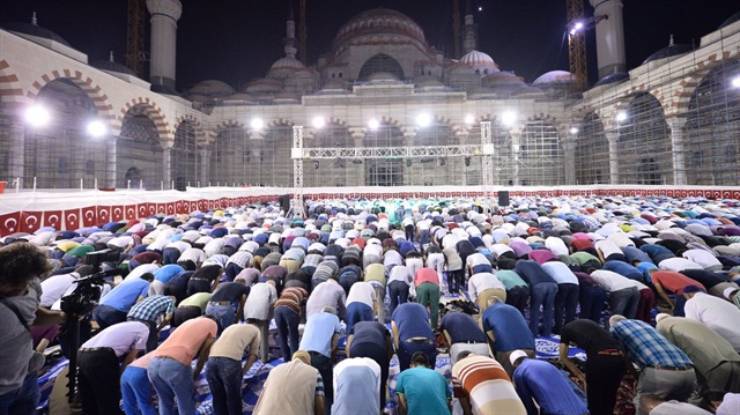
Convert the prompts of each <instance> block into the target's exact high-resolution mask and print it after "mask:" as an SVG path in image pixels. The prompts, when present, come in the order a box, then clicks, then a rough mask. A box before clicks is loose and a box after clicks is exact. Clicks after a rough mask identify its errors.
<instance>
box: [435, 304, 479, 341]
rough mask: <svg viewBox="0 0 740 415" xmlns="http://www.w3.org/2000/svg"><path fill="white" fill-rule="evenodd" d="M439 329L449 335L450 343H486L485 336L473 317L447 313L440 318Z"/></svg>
mask: <svg viewBox="0 0 740 415" xmlns="http://www.w3.org/2000/svg"><path fill="white" fill-rule="evenodd" d="M441 327H442V330H445V331H447V334H449V335H450V340H451V341H452V343H485V342H486V335H485V334H483V332H482V331H481V329H480V327H478V324H477V323H476V322H475V320H473V317H470V316H469V315H468V314H465V313H461V312H459V311H453V312H450V313H447V314H445V316H444V317H443V318H442V325H441Z"/></svg>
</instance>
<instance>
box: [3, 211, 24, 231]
mask: <svg viewBox="0 0 740 415" xmlns="http://www.w3.org/2000/svg"><path fill="white" fill-rule="evenodd" d="M20 217H21V213H20V212H13V213H8V214H6V215H0V235H2V236H5V235H10V234H11V233H15V232H18V229H20V226H19V220H20Z"/></svg>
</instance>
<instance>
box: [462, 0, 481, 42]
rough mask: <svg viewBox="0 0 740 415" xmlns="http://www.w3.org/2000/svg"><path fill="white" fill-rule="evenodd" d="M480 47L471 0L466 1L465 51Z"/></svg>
mask: <svg viewBox="0 0 740 415" xmlns="http://www.w3.org/2000/svg"><path fill="white" fill-rule="evenodd" d="M477 47H478V34H477V33H476V32H475V20H474V19H473V8H472V6H471V5H470V0H467V1H466V2H465V28H464V29H463V53H468V52H471V51H474V50H475V49H477Z"/></svg>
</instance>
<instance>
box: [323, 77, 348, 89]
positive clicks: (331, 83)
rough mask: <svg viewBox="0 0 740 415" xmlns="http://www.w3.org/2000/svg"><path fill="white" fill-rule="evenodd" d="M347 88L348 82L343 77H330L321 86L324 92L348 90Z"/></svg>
mask: <svg viewBox="0 0 740 415" xmlns="http://www.w3.org/2000/svg"><path fill="white" fill-rule="evenodd" d="M346 90H347V83H346V82H345V81H343V80H341V79H336V78H333V79H329V80H328V81H326V83H325V84H324V86H323V87H322V88H321V91H323V92H338V91H343V92H344V91H346Z"/></svg>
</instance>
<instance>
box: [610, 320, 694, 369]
mask: <svg viewBox="0 0 740 415" xmlns="http://www.w3.org/2000/svg"><path fill="white" fill-rule="evenodd" d="M610 330H611V333H612V336H614V337H615V338H616V339H617V340H619V341H621V342H622V344H624V348H625V349H626V350H627V352H628V353H629V355H630V357H631V358H632V360H634V361H635V363H637V364H638V365H639V366H640V367H642V368H644V367H662V368H667V369H687V368H690V367H691V365H692V364H693V363H692V362H691V359H690V358H689V357H688V356H687V355H686V353H684V352H683V350H681V349H679V348H678V347H676V346H674V345H673V344H672V343H671V342H669V341H668V339H666V338H665V337H663V335H661V334H660V333H658V331H657V330H655V328H653V326H650V325H648V324H647V323H645V322H643V321H640V320H629V319H628V320H621V321H619V322H617V323H616V324H615V325H613V326H612V327H611V329H610Z"/></svg>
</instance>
